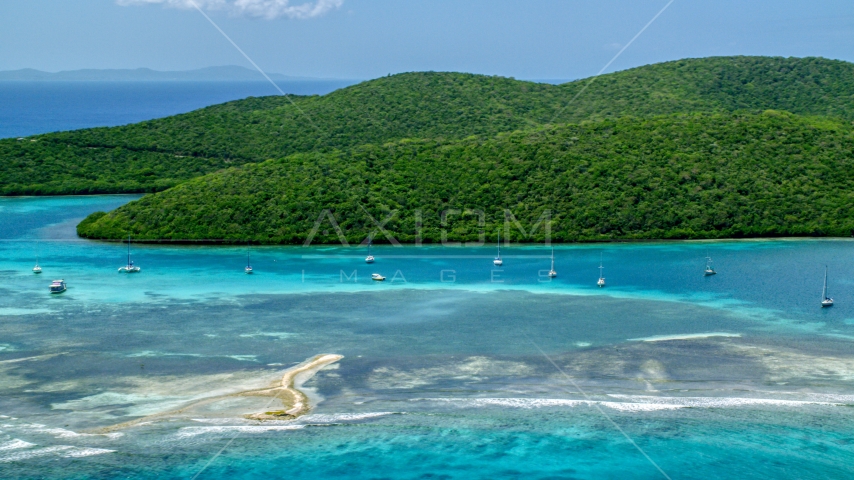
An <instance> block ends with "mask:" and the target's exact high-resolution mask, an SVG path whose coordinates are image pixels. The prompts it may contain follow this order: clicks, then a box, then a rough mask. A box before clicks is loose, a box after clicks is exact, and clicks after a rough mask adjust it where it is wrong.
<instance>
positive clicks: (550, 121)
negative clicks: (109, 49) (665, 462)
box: [191, 0, 676, 473]
mask: <svg viewBox="0 0 854 480" xmlns="http://www.w3.org/2000/svg"><path fill="white" fill-rule="evenodd" d="M191 1H192V0H191ZM674 1H676V0H670V1H669V2H667V5H665V6H664V8H662V9H661V10H659V11H658V13H656V14H655V16H654V17H652V20H650V21H649V22H647V24H646V25H644V26H643V28H641V29H640V31H639V32H638V33H637V34H635V36H634V37H632V39H631V40H629V43H627V44H626V45H625V46H623V48H621V49H620V51H619V52H617V54H616V55H614V58H612V59H611V61H609V62H608V63H606V64H605V66H604V67H602V69H601V70H599V73H597V74H596V75H594V76H593V78H591V79H590V80H589V81H588V82H587V84H586V85H584V87H583V88H582V89H581V90H579V91H578V93H576V94H575V96H574V97H572V99H571V100H570V101H569V103H567V104H566V105H564V106H563V107H562V108H561V109H560V110H558V111H557V113H555V114H554V115H553V116H552V119H551V120H549V123H552V122H554V120H555V118H557V116H558V115H560V114H561V113H563V111H564V110H566V109H567V108H568V107H569V106H570V105H572V103H573V102H575V100H576V99H577V98H578V97H580V96H581V94H582V93H584V91H585V90H587V87H589V86H590V85H592V84H593V82H595V81H596V79H597V78H599V76H600V75H602V72H604V71H605V70H607V68H608V67H610V66H611V64H612V63H614V61H615V60H617V58H619V57H620V55H622V54H623V52H625V51H626V49H627V48H629V46H631V44H633V43H635V40H637V39H638V37H640V36H641V34H643V32H645V31H646V29H647V28H649V26H650V25H652V22H654V21H655V20H656V19H658V17H659V16H661V14H662V13H664V11H665V10H667V7H669V6H670V4H671V3H673V2H674ZM662 473H663V472H662Z"/></svg>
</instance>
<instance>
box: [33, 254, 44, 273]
mask: <svg viewBox="0 0 854 480" xmlns="http://www.w3.org/2000/svg"><path fill="white" fill-rule="evenodd" d="M33 273H42V267H40V266H39V257H36V266H35V267H33Z"/></svg>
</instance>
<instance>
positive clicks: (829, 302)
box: [821, 265, 833, 308]
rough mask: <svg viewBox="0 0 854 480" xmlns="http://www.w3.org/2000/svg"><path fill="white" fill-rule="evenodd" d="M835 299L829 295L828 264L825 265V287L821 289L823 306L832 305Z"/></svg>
mask: <svg viewBox="0 0 854 480" xmlns="http://www.w3.org/2000/svg"><path fill="white" fill-rule="evenodd" d="M832 306H833V299H832V298H830V297H828V296H827V265H825V266H824V288H823V289H822V290H821V307H822V308H824V307H832Z"/></svg>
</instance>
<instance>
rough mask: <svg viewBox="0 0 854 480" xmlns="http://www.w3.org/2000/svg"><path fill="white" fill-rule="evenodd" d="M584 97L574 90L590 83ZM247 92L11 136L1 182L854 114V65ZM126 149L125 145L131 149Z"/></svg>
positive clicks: (759, 60)
mask: <svg viewBox="0 0 854 480" xmlns="http://www.w3.org/2000/svg"><path fill="white" fill-rule="evenodd" d="M588 84H589V85H590V86H589V88H587V90H586V91H584V93H583V94H582V95H580V96H579V97H578V98H577V100H576V101H574V102H573V103H571V104H570V101H571V100H572V99H573V98H574V97H575V96H576V95H577V94H578V93H579V92H580V91H581V89H583V88H585V87H586V86H587V85H588ZM292 99H293V103H291V101H290V100H288V99H287V98H284V97H264V98H249V99H246V100H240V101H235V102H229V103H226V104H222V105H217V106H213V107H209V108H204V109H201V110H197V111H195V112H191V113H187V114H183V115H176V116H173V117H168V118H164V119H159V120H152V121H148V122H142V123H138V124H134V125H128V126H124V127H115V128H95V129H88V130H78V131H73V132H62V133H55V134H47V135H39V136H37V137H34V138H32V140H36V142H29V141H28V140H25V141H23V142H19V141H16V140H13V139H9V140H3V141H0V188H2V189H0V193H2V194H7V195H9V194H19V193H36V194H38V193H48V194H55V193H97V192H142V191H157V190H162V189H164V188H167V187H169V186H172V185H175V184H177V183H179V182H181V181H183V180H186V179H189V178H193V177H195V176H197V175H199V174H202V173H208V172H212V171H216V170H218V169H221V168H223V167H227V166H229V165H240V164H244V163H248V162H258V161H262V160H266V159H270V158H280V157H283V156H286V155H290V154H293V153H299V152H328V151H332V150H344V149H349V148H353V147H356V146H359V145H365V144H382V143H385V142H388V141H395V140H400V139H403V138H434V139H444V140H453V139H462V138H465V137H467V136H471V135H481V136H492V135H495V134H497V133H501V132H510V131H514V130H521V129H529V128H532V127H537V126H540V125H545V124H558V123H565V122H578V121H581V120H585V119H603V118H618V117H621V116H624V115H634V116H649V115H661V114H671V113H693V112H731V111H754V112H759V111H762V110H765V109H777V110H786V111H790V112H794V113H798V114H808V115H824V116H830V117H835V118H839V119H844V120H849V121H850V120H854V64H851V63H847V62H841V61H834V60H826V59H821V58H776V57H775V58H771V57H717V58H703V59H689V60H680V61H674V62H666V63H661V64H656V65H649V66H645V67H639V68H634V69H631V70H626V71H623V72H617V73H613V74H609V75H603V76H601V77H599V78H598V79H597V80H596V81H595V82H593V83H590V82H589V81H587V80H579V81H576V82H571V83H568V84H564V85H557V86H555V85H546V84H537V83H532V82H522V81H516V80H513V79H508V78H501V77H488V76H482V75H470V74H460V73H433V72H427V73H408V74H400V75H394V76H390V77H385V78H380V79H376V80H372V81H369V82H364V83H362V84H359V85H354V86H352V87H348V88H344V89H341V90H338V91H336V92H333V93H330V94H328V95H325V96H322V97H319V96H313V97H292ZM119 149H121V150H119Z"/></svg>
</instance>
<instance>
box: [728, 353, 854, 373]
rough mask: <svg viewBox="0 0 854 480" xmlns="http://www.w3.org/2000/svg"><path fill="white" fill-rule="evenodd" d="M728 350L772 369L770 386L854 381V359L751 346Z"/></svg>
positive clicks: (851, 357)
mask: <svg viewBox="0 0 854 480" xmlns="http://www.w3.org/2000/svg"><path fill="white" fill-rule="evenodd" d="M728 348H729V349H730V350H732V351H735V352H737V353H739V354H741V355H745V356H748V357H750V358H754V359H756V360H757V361H758V362H760V363H761V364H762V365H763V366H764V367H765V368H767V369H768V373H767V376H766V380H767V381H770V382H789V381H794V380H815V379H831V380H833V381H846V382H850V381H854V356H848V357H842V356H838V357H837V356H828V355H809V354H805V353H801V352H796V351H791V350H785V349H772V348H768V347H759V346H750V345H729V346H728Z"/></svg>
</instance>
